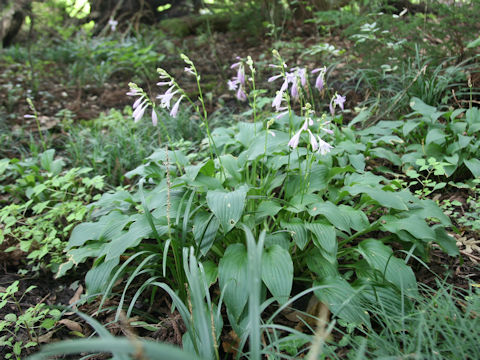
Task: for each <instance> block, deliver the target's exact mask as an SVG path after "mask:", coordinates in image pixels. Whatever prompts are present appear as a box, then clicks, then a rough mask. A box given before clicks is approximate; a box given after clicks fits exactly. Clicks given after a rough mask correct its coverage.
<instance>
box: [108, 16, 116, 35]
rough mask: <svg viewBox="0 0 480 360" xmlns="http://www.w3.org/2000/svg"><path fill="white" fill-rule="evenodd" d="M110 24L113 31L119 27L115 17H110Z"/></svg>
mask: <svg viewBox="0 0 480 360" xmlns="http://www.w3.org/2000/svg"><path fill="white" fill-rule="evenodd" d="M108 25H110V29H111V30H112V31H113V32H115V30H116V29H117V25H118V21H117V20H114V19H110V20H108Z"/></svg>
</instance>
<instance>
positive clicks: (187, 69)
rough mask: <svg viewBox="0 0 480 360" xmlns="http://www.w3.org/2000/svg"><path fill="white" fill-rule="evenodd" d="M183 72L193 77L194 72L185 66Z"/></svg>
mask: <svg viewBox="0 0 480 360" xmlns="http://www.w3.org/2000/svg"><path fill="white" fill-rule="evenodd" d="M184 71H185V72H186V73H189V74H192V75H195V71H193V69H192V67H186V66H185V69H184Z"/></svg>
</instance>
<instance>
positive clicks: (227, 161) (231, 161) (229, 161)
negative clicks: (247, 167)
mask: <svg viewBox="0 0 480 360" xmlns="http://www.w3.org/2000/svg"><path fill="white" fill-rule="evenodd" d="M220 160H221V161H222V166H223V168H224V169H225V170H226V172H227V174H228V175H230V176H231V177H233V178H234V179H235V180H237V181H240V180H241V179H242V175H241V171H242V169H241V168H240V167H239V166H238V163H237V158H235V157H233V156H232V155H230V154H226V155H222V156H220Z"/></svg>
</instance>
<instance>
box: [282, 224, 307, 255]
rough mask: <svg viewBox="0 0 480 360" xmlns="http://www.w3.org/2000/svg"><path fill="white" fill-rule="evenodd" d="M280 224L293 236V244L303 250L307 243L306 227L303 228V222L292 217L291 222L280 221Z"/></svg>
mask: <svg viewBox="0 0 480 360" xmlns="http://www.w3.org/2000/svg"><path fill="white" fill-rule="evenodd" d="M280 225H281V226H282V227H283V228H284V229H287V230H288V231H289V232H290V234H291V235H292V237H293V241H295V244H297V246H298V247H299V248H300V250H303V249H304V248H305V246H306V245H307V243H308V238H307V229H306V228H305V224H304V223H303V221H302V220H300V219H296V218H295V219H292V221H291V222H284V221H282V222H280Z"/></svg>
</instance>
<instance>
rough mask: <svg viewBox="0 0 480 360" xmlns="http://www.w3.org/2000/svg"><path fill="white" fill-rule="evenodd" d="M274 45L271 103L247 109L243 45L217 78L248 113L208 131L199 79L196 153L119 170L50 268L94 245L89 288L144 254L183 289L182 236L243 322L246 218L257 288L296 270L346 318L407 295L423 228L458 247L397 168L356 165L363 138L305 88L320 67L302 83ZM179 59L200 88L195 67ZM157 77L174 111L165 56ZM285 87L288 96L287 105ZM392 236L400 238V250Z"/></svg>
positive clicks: (353, 320)
mask: <svg viewBox="0 0 480 360" xmlns="http://www.w3.org/2000/svg"><path fill="white" fill-rule="evenodd" d="M274 56H275V58H276V59H277V60H278V63H279V65H274V67H275V69H276V72H277V74H275V76H273V77H271V78H270V80H271V81H276V80H277V79H282V80H283V85H281V88H280V91H277V93H276V96H275V97H274V98H273V102H272V106H273V107H274V108H276V110H277V111H278V113H276V114H274V115H272V116H269V117H260V116H259V115H258V112H257V111H256V109H257V107H256V106H257V100H258V99H257V95H258V91H257V89H256V88H255V68H254V67H253V61H252V60H251V58H247V60H246V61H245V60H240V61H239V62H238V63H236V64H234V65H233V68H234V69H235V71H236V76H235V77H234V78H233V79H232V80H231V81H230V82H229V87H230V88H231V89H232V90H233V91H236V96H237V98H238V99H239V100H240V101H248V102H249V103H250V105H251V107H252V109H253V112H252V113H251V115H252V116H253V118H252V120H253V122H248V121H247V122H238V123H236V124H234V125H232V126H230V127H220V128H216V129H215V130H213V131H211V130H210V129H209V123H208V114H207V113H206V111H202V109H204V103H203V98H202V92H201V90H199V94H200V95H199V100H200V105H196V104H195V105H194V106H195V107H196V110H197V111H199V116H200V117H201V119H202V122H203V123H204V125H205V129H206V132H207V140H206V141H205V142H208V144H209V150H210V151H209V157H208V158H206V159H203V160H202V161H199V162H192V161H191V159H190V158H189V157H188V154H185V153H184V152H182V151H180V150H169V149H168V148H165V149H158V150H156V151H155V152H154V153H153V154H152V155H151V156H149V157H148V158H147V159H145V161H144V164H142V165H141V166H140V167H138V168H137V169H135V170H134V171H131V172H129V173H128V174H127V176H130V177H133V176H139V177H140V182H139V187H138V188H136V189H134V190H133V191H132V192H126V191H117V192H113V193H106V194H104V195H103V196H102V198H101V199H100V200H99V201H98V202H96V203H95V204H93V208H94V209H95V210H94V212H93V217H92V219H91V221H88V222H84V223H82V224H79V225H77V226H76V227H75V229H74V230H73V232H72V235H71V237H70V240H69V242H68V245H67V251H68V254H69V261H68V262H67V263H65V264H64V265H63V266H62V267H61V268H60V271H59V273H58V275H63V274H64V273H65V272H66V271H67V270H68V269H70V268H71V267H73V266H74V265H75V264H78V263H81V262H84V261H85V260H86V259H88V258H95V259H96V260H95V265H94V267H92V269H91V270H90V271H89V272H88V273H87V275H86V285H87V290H88V293H89V294H98V293H104V292H105V289H108V291H110V289H111V286H113V284H114V283H115V280H116V279H118V278H119V276H120V274H122V273H132V272H136V271H137V268H139V267H140V266H142V267H143V266H145V263H144V262H143V261H145V262H148V264H149V265H148V266H149V270H150V271H151V274H152V276H153V277H156V276H159V277H162V278H164V279H169V280H170V281H168V280H165V281H168V282H169V285H170V286H172V287H173V288H174V289H176V290H177V291H178V294H179V296H180V298H181V299H182V300H183V301H186V300H187V294H186V291H185V287H184V284H185V282H186V280H185V277H186V274H185V271H182V268H181V264H182V254H183V250H182V249H184V248H190V247H192V248H193V250H192V251H193V254H194V255H195V256H196V257H198V258H199V261H203V260H204V259H205V260H207V259H208V260H210V261H211V267H212V268H213V269H210V273H214V274H216V273H218V275H215V277H214V278H213V282H215V281H216V279H217V278H218V284H219V287H220V290H221V292H222V294H223V295H222V296H224V303H225V305H226V309H227V316H228V319H229V322H230V325H231V326H232V328H233V329H234V330H235V332H236V333H237V334H243V333H245V331H246V329H247V327H248V310H247V302H248V294H249V289H250V283H249V280H248V276H247V275H248V263H249V260H248V251H247V247H246V246H245V243H244V236H243V234H244V230H245V228H246V229H248V231H249V233H251V234H252V235H253V236H254V237H256V238H258V237H260V233H261V232H262V231H263V230H265V234H264V235H262V237H263V236H265V239H264V250H263V252H262V258H261V262H262V275H261V280H259V281H261V288H262V291H261V294H265V295H262V301H263V296H266V294H267V291H268V293H269V294H271V295H272V301H275V302H277V303H279V304H280V305H284V304H286V303H287V302H288V300H289V297H290V295H291V292H292V288H293V279H294V276H296V277H299V278H302V279H305V286H306V287H309V288H312V289H313V287H315V291H314V293H315V295H316V296H317V297H318V298H319V299H320V300H321V301H322V302H324V303H327V304H328V305H329V307H330V309H331V311H332V312H333V313H334V315H335V316H337V317H339V318H341V319H343V320H345V321H347V322H348V323H350V324H353V326H361V324H368V323H370V319H369V316H368V313H367V312H366V310H367V309H368V306H369V305H368V304H373V303H376V302H377V301H378V298H382V299H385V300H387V299H388V300H389V301H391V305H392V307H393V308H395V307H398V308H401V307H402V306H410V305H408V304H409V298H411V297H415V296H416V295H417V294H418V289H417V283H416V279H415V275H414V273H413V271H412V269H411V268H410V266H409V265H408V264H407V262H408V259H410V258H411V256H410V255H412V254H415V255H417V256H419V257H422V258H423V259H428V249H429V247H430V245H431V243H432V242H435V243H438V244H439V245H440V246H441V247H442V248H443V249H444V250H445V251H446V252H447V253H449V254H450V255H456V254H458V249H457V248H456V246H455V242H454V240H453V238H451V237H449V236H448V235H447V233H446V230H445V228H446V227H448V226H450V221H449V219H448V218H447V217H446V216H445V215H444V214H443V213H442V211H441V209H440V208H439V207H438V206H437V205H436V204H435V203H434V202H433V201H431V200H423V199H418V198H417V197H415V196H414V195H413V194H412V193H411V192H410V191H408V190H406V189H402V190H398V189H401V186H400V183H399V182H398V181H392V180H389V179H387V178H386V177H384V176H379V175H376V174H373V173H372V172H370V171H368V170H367V168H366V157H365V155H364V153H363V152H365V151H366V150H367V146H366V145H365V144H362V143H357V141H356V134H355V132H354V131H353V129H352V128H349V127H343V128H338V127H336V126H332V125H328V124H329V123H330V124H333V123H341V120H342V119H341V118H342V117H341V113H340V109H341V110H343V106H344V102H345V97H343V96H340V95H338V94H337V93H335V94H334V95H333V96H332V97H331V100H330V102H329V103H327V104H324V108H328V109H329V111H328V112H322V110H321V109H322V107H320V110H317V111H318V112H319V113H320V115H316V114H317V111H316V110H315V109H314V108H313V105H311V104H312V103H313V104H314V103H315V102H314V101H311V102H310V101H309V100H310V98H313V97H315V96H317V94H319V93H320V92H321V91H324V90H325V84H324V78H323V75H324V71H325V70H324V68H318V69H315V70H313V71H312V72H313V73H314V74H316V75H315V77H316V81H315V83H316V84H315V88H314V87H309V86H308V84H309V80H310V79H308V74H309V73H310V72H308V71H307V70H306V69H304V68H293V69H289V68H287V67H286V66H285V64H284V61H283V59H281V57H280V55H279V54H278V52H277V53H274ZM183 59H184V61H185V62H186V64H187V65H188V67H187V68H186V72H187V73H189V74H190V75H192V76H195V77H196V78H197V84H198V85H199V89H200V77H199V76H198V73H197V71H196V68H195V67H194V65H193V63H192V62H191V61H190V60H189V59H188V58H187V57H186V56H183ZM248 71H250V73H249V74H248V75H250V76H251V77H249V76H247V72H248ZM160 77H161V80H162V82H161V86H169V88H168V90H166V91H165V93H164V94H163V95H160V96H159V97H158V98H160V99H161V105H160V107H162V106H163V107H166V108H169V107H170V103H171V101H172V99H173V98H174V97H177V98H178V100H177V102H176V103H175V105H174V106H173V107H172V110H171V112H170V113H171V115H172V116H176V115H177V114H178V113H177V111H178V104H179V103H180V101H181V100H182V99H183V98H186V100H190V99H189V98H188V95H187V94H185V92H183V91H182V89H181V88H180V87H179V85H178V83H176V82H175V80H174V79H173V78H172V77H171V76H170V75H169V74H168V73H167V72H166V71H165V70H160ZM130 86H131V94H132V95H134V96H135V97H137V99H136V101H135V103H134V108H135V111H134V113H133V116H134V119H135V121H139V120H140V119H141V117H142V116H143V114H144V112H145V110H146V109H147V108H150V107H152V108H153V110H154V111H153V112H152V115H151V119H152V122H153V123H154V124H156V123H157V121H159V122H161V120H160V119H158V118H157V117H156V113H155V109H156V108H157V107H158V106H157V105H156V104H155V102H153V101H151V100H150V99H148V98H147V95H146V94H145V93H144V92H143V91H142V90H141V89H140V88H139V87H138V86H136V85H134V84H131V85H130ZM328 93H329V94H333V93H334V92H333V91H332V89H328ZM190 101H191V100H190ZM295 101H298V102H299V103H300V104H302V106H297V104H295V107H293V106H292V104H294V103H295ZM339 108H340V109H339ZM297 109H299V110H297ZM297 111H298V112H299V114H297ZM328 126H332V128H329V127H328ZM327 141H328V142H329V143H330V144H334V146H332V145H330V144H329V143H327ZM393 244H395V246H398V245H399V244H400V245H401V246H402V247H403V249H405V250H406V252H407V253H408V254H409V256H408V257H407V259H405V258H404V256H403V255H402V254H401V253H400V252H398V251H395V250H394V248H393ZM152 253H153V254H159V255H161V256H162V262H161V266H159V265H160V264H158V261H155V262H153V261H151V260H150V256H151V254H152ZM123 259H128V260H126V261H124V260H123ZM294 259H295V261H294ZM138 262H140V264H141V265H137V264H138ZM231 284H234V285H235V286H231ZM312 291H313V290H312Z"/></svg>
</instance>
